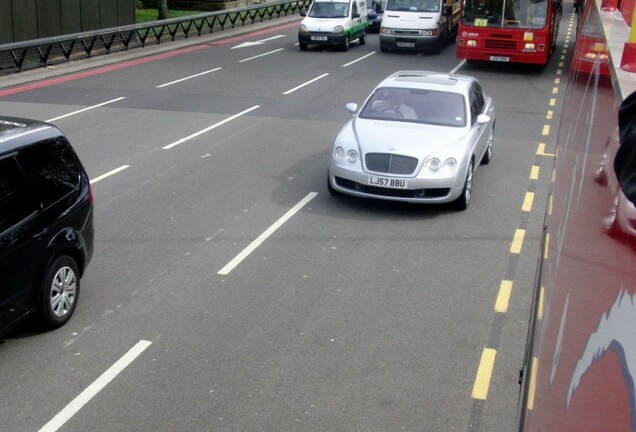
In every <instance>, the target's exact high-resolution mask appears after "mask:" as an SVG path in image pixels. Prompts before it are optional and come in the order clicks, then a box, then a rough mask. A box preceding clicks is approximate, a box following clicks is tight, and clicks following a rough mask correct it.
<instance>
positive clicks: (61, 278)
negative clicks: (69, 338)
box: [50, 266, 77, 318]
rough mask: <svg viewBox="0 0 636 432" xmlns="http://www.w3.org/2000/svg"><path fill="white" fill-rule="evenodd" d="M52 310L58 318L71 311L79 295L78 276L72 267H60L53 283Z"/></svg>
mask: <svg viewBox="0 0 636 432" xmlns="http://www.w3.org/2000/svg"><path fill="white" fill-rule="evenodd" d="M50 295H51V303H50V304H51V312H53V315H55V316H56V317H58V318H61V317H63V316H65V315H66V314H68V313H69V311H70V310H71V309H72V308H73V304H74V303H75V297H76V296H77V277H76V276H75V272H74V271H73V269H72V268H70V267H68V266H64V267H62V268H60V269H59V270H58V271H57V273H55V276H54V277H53V282H52V283H51V293H50Z"/></svg>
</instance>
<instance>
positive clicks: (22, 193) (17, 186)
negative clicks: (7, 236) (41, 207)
mask: <svg viewBox="0 0 636 432" xmlns="http://www.w3.org/2000/svg"><path fill="white" fill-rule="evenodd" d="M34 211H35V206H34V205H33V202H32V201H31V197H30V195H29V188H28V186H27V184H26V181H25V178H24V176H23V175H22V173H21V172H20V168H19V167H18V164H17V163H16V161H15V159H14V158H13V157H7V158H4V159H0V233H1V232H4V231H6V230H7V229H9V228H11V227H12V226H13V225H15V224H17V223H18V222H20V221H22V220H23V219H26V218H27V216H29V215H30V214H31V213H33V212H34Z"/></svg>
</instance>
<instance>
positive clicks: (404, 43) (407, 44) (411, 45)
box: [397, 42, 415, 48]
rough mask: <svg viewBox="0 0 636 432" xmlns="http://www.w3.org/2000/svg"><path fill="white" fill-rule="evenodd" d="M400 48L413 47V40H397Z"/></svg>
mask: <svg viewBox="0 0 636 432" xmlns="http://www.w3.org/2000/svg"><path fill="white" fill-rule="evenodd" d="M397 46H399V47H400V48H415V42H398V43H397Z"/></svg>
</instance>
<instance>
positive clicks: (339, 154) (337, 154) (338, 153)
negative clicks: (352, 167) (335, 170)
mask: <svg viewBox="0 0 636 432" xmlns="http://www.w3.org/2000/svg"><path fill="white" fill-rule="evenodd" d="M333 157H334V159H336V160H340V161H341V160H343V159H344V158H345V150H344V149H343V148H342V147H340V146H338V147H336V149H335V150H334V151H333Z"/></svg>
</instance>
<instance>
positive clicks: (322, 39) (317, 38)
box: [311, 36, 327, 41]
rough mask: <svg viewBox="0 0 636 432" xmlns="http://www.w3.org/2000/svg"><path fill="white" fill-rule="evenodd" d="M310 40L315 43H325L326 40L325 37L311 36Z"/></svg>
mask: <svg viewBox="0 0 636 432" xmlns="http://www.w3.org/2000/svg"><path fill="white" fill-rule="evenodd" d="M311 40H315V41H326V40H327V36H312V37H311Z"/></svg>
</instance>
